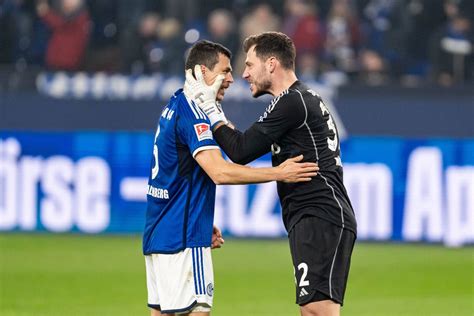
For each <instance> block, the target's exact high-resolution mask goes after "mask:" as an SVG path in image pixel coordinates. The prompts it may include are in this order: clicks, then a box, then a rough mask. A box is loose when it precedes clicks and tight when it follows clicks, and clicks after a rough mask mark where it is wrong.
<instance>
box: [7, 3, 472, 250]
mask: <svg viewBox="0 0 474 316" xmlns="http://www.w3.org/2000/svg"><path fill="white" fill-rule="evenodd" d="M473 4H474V2H473V1H467V0H358V1H354V0H334V1H330V0H318V1H311V0H286V1H282V0H281V1H277V0H274V1H246V0H234V1H225V2H222V1H191V0H189V1H186V0H182V1H174V0H173V1H152V0H136V1H126V0H116V1H112V0H95V1H84V0H53V1H46V0H35V1H33V0H30V1H27V0H0V25H1V27H0V29H1V32H0V96H1V101H0V127H1V130H0V133H1V134H0V136H1V138H0V153H1V156H0V159H1V160H0V161H1V165H0V179H1V180H2V181H1V182H0V184H1V187H0V230H2V231H52V232H69V231H73V232H74V231H79V232H86V233H100V232H128V233H140V232H141V229H142V226H143V219H144V210H145V194H144V193H145V186H146V181H147V176H148V172H149V167H150V161H151V144H152V138H153V135H154V129H155V126H156V123H157V120H158V117H159V115H160V111H161V108H162V107H163V106H164V105H165V104H166V102H167V100H168V98H169V96H170V95H171V94H172V93H173V92H174V91H175V90H176V89H177V88H179V87H180V86H181V85H182V82H183V67H184V59H185V56H186V52H187V49H188V48H189V47H190V46H191V45H192V44H193V43H194V42H196V41H197V40H199V39H210V40H212V41H217V42H219V43H222V44H224V45H225V46H227V47H228V48H229V49H231V50H232V52H233V53H234V56H233V60H232V63H233V67H234V77H235V78H236V80H235V83H234V84H233V85H232V87H231V88H230V89H229V90H228V93H227V94H226V100H225V102H224V107H225V110H226V113H227V116H228V117H229V118H230V119H231V120H232V121H234V122H235V123H236V125H237V126H238V127H239V128H241V129H245V128H247V127H248V126H249V125H250V124H252V123H253V122H254V121H255V120H256V118H258V117H259V115H260V113H261V112H262V111H263V110H264V108H265V106H266V104H267V102H268V101H269V99H270V98H269V97H267V98H260V99H258V100H253V99H252V98H251V96H250V93H249V92H248V85H247V83H246V82H244V81H243V80H241V79H240V76H241V73H242V67H243V62H244V60H245V57H244V54H243V52H242V48H241V43H242V40H243V39H244V38H246V37H247V36H249V35H251V34H254V33H258V32H261V31H266V30H276V31H283V32H285V33H286V34H288V35H289V36H290V37H291V38H292V39H293V40H294V42H295V45H296V49H297V65H296V68H297V69H296V71H297V74H298V76H299V78H300V79H301V80H303V81H305V82H307V83H308V85H309V86H310V87H312V88H313V89H314V90H315V91H318V92H319V93H320V94H321V95H322V96H323V98H324V99H325V100H326V102H327V103H328V104H329V105H330V106H331V109H332V112H333V115H334V116H335V117H336V119H337V121H338V126H339V130H340V134H341V135H340V136H341V146H342V154H343V156H342V159H343V162H344V163H345V164H346V168H345V182H346V185H347V187H348V190H349V194H350V195H351V199H352V201H353V203H354V206H355V209H356V213H357V216H358V220H359V229H360V238H361V239H362V240H397V241H402V240H406V241H433V242H442V243H445V244H448V245H454V246H460V245H463V244H469V243H472V242H473V241H474V193H473V192H474V191H473V190H474V174H473V172H474V171H473V168H474V167H473V166H474V128H473V125H474V124H473V118H474V97H473V95H474V94H473V91H474V90H473V87H474V84H473V82H474V81H473V80H474V78H473V69H474V68H473V56H474V55H473V52H472V45H473V34H474V33H473V27H474V26H473V23H472V22H473V14H474V7H473ZM254 164H255V165H259V164H264V165H265V164H269V157H268V156H265V157H263V158H262V159H260V160H258V161H257V162H255V163H254ZM216 208H217V210H216V223H217V224H219V225H220V226H222V228H223V230H224V231H225V232H226V234H228V235H231V236H244V237H245V236H252V237H255V236H257V237H276V236H284V235H285V232H284V229H283V227H282V224H281V220H280V218H279V213H280V208H279V204H278V199H277V197H276V192H275V186H274V184H263V185H258V186H229V187H226V186H223V187H220V188H219V189H218V198H217V202H216Z"/></svg>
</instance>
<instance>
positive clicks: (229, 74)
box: [225, 72, 234, 83]
mask: <svg viewBox="0 0 474 316" xmlns="http://www.w3.org/2000/svg"><path fill="white" fill-rule="evenodd" d="M225 81H227V82H229V83H233V82H234V77H233V76H232V73H231V72H228V73H227V74H226V76H225Z"/></svg>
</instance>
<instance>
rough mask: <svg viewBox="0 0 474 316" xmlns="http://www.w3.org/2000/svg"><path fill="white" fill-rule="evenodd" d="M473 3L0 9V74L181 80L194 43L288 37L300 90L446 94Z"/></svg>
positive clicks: (462, 79)
mask: <svg viewBox="0 0 474 316" xmlns="http://www.w3.org/2000/svg"><path fill="white" fill-rule="evenodd" d="M473 14H474V1H472V0H269V1H251V0H228V1H221V0H207V1H195V0H133V1H131V0H49V1H48V0H0V30H1V31H0V65H1V69H3V73H4V74H5V73H10V74H12V73H22V72H27V71H31V70H32V69H34V70H36V71H41V70H50V71H56V70H65V71H86V72H98V71H104V72H108V73H125V74H131V75H141V74H151V73H156V72H159V73H163V74H166V75H176V74H177V75H182V73H183V67H184V58H185V53H184V52H185V51H186V49H187V48H189V47H190V46H191V45H192V44H193V43H194V42H195V41H197V40H199V39H203V38H204V39H209V40H212V41H217V42H219V43H222V44H224V45H225V46H227V47H228V48H230V49H231V50H232V51H233V52H234V60H233V64H234V69H235V74H236V75H237V76H239V75H240V74H241V71H242V66H243V62H244V57H243V56H244V55H243V53H242V49H241V43H242V40H243V39H244V38H245V37H247V36H248V35H251V34H255V33H258V32H261V31H268V30H275V31H282V32H285V33H286V34H288V35H289V36H290V37H291V38H292V39H293V40H294V42H295V45H296V49H297V54H298V56H297V73H298V74H299V77H300V78H301V79H303V80H325V79H326V80H333V81H337V82H339V83H354V82H361V83H363V84H368V85H383V84H387V83H400V84H402V85H409V86H414V85H415V86H416V85H419V84H427V83H428V84H439V85H443V86H452V85H456V84H462V83H466V82H470V83H472V82H473V73H474V71H473V68H474V67H473V65H474V63H473V56H474V55H473V43H474V41H473V39H474V32H473ZM1 72H2V70H0V73H1Z"/></svg>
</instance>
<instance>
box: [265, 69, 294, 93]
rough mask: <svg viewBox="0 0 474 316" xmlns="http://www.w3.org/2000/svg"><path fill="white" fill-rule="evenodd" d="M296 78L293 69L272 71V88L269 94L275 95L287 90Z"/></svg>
mask: <svg viewBox="0 0 474 316" xmlns="http://www.w3.org/2000/svg"><path fill="white" fill-rule="evenodd" d="M296 80H298V78H297V77H296V74H295V72H294V71H293V70H281V71H275V72H274V73H273V82H272V88H271V89H270V91H269V92H270V94H271V95H273V96H274V97H276V96H277V95H280V94H281V93H282V92H283V91H285V90H287V89H288V88H289V87H291V85H292V84H293V83H295V81H296Z"/></svg>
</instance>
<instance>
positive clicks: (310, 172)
mask: <svg viewBox="0 0 474 316" xmlns="http://www.w3.org/2000/svg"><path fill="white" fill-rule="evenodd" d="M195 159H196V161H197V162H198V164H199V165H200V166H201V168H202V169H203V170H204V171H205V172H206V173H207V175H208V176H209V177H210V178H211V179H212V181H214V183H215V184H246V183H262V182H269V181H283V182H303V181H310V180H311V177H314V176H316V172H317V170H318V167H317V165H316V164H315V163H310V162H304V163H298V161H301V160H302V159H303V156H298V157H294V158H290V159H288V160H286V161H285V162H283V163H282V164H281V165H279V166H278V167H269V168H252V167H247V166H241V165H237V164H233V163H230V162H227V161H225V160H224V158H223V157H222V154H221V152H220V151H219V150H217V149H210V150H204V151H201V152H199V153H198V154H197V155H196V157H195Z"/></svg>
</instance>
